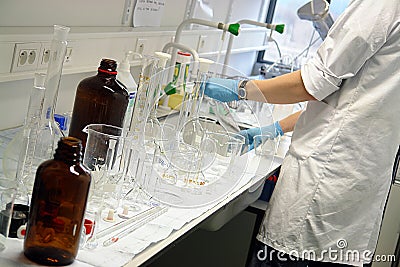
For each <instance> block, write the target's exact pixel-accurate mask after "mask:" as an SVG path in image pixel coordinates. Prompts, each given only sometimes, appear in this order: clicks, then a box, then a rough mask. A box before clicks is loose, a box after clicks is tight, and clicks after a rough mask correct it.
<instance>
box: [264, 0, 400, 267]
mask: <svg viewBox="0 0 400 267" xmlns="http://www.w3.org/2000/svg"><path fill="white" fill-rule="evenodd" d="M301 75H302V79H303V82H304V85H305V87H306V89H307V91H308V92H309V93H310V94H311V95H313V96H314V97H315V98H316V99H318V100H320V101H310V102H309V103H308V105H307V109H306V110H305V111H304V112H303V114H302V115H301V116H300V118H299V120H298V122H297V124H296V127H295V130H294V133H293V138H292V144H291V146H290V149H289V152H288V155H287V156H286V158H285V160H284V163H283V165H282V171H281V175H280V177H279V180H278V183H277V185H276V187H275V191H274V193H273V195H272V198H271V201H270V205H269V208H268V210H267V211H266V214H265V218H264V222H263V225H262V227H261V229H260V232H259V234H258V237H257V238H258V239H259V240H260V241H261V242H263V243H265V244H267V245H270V246H272V247H274V248H275V249H277V250H279V251H282V252H285V253H289V254H292V255H295V256H296V255H299V256H302V257H304V258H308V259H312V260H318V261H327V262H338V263H346V264H351V265H356V266H357V265H362V264H363V263H368V262H369V261H370V259H369V256H370V255H367V254H369V252H371V253H372V252H374V250H375V247H376V243H377V239H378V233H379V228H380V224H381V219H382V215H383V211H384V207H385V203H386V199H387V195H388V192H389V189H390V185H391V173H392V166H393V162H394V157H395V155H396V151H397V148H398V145H399V144H400V129H399V128H400V119H399V116H400V4H399V2H398V0H383V1H376V0H355V1H352V2H351V4H350V5H349V7H348V8H347V10H346V11H345V12H344V13H343V14H342V15H341V16H340V17H339V18H338V19H337V21H336V23H335V24H334V25H333V27H332V28H331V30H330V32H329V34H328V36H327V38H326V40H325V41H324V42H323V43H322V45H321V47H320V48H319V49H318V51H317V54H316V56H315V57H314V58H313V59H312V60H310V61H309V62H308V63H307V64H305V65H304V66H303V67H302V69H301ZM343 240H344V241H343ZM338 242H339V244H338ZM346 243H347V244H346ZM343 247H344V248H343ZM342 248H343V249H342ZM304 250H309V251H313V252H310V254H307V252H305V254H303V251H304ZM329 250H331V252H332V251H333V250H337V252H336V254H337V257H336V258H335V255H334V254H335V252H332V253H331V256H330V255H328V252H329ZM324 251H326V252H324ZM354 251H356V252H354ZM352 252H354V255H356V254H357V253H359V259H357V256H351V254H350V253H352ZM312 253H315V255H316V257H314V256H312V255H314V254H312ZM340 253H341V255H342V256H341V255H340ZM310 255H311V256H310ZM346 255H349V256H348V257H346Z"/></svg>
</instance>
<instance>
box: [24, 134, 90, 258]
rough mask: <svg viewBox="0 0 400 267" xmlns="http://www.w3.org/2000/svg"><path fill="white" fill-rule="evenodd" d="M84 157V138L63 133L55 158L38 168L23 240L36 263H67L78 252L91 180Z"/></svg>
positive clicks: (25, 250) (27, 251) (26, 249)
mask: <svg viewBox="0 0 400 267" xmlns="http://www.w3.org/2000/svg"><path fill="white" fill-rule="evenodd" d="M81 160H82V144H81V141H80V140H79V139H76V138H74V137H63V138H61V139H60V141H59V142H58V147H57V149H56V152H55V154H54V159H51V160H47V161H45V162H43V163H42V164H40V166H39V167H38V169H37V171H36V177H35V183H34V187H33V194H32V202H31V205H30V212H29V218H28V223H27V232H26V236H25V241H24V254H25V255H26V257H28V258H29V259H30V260H32V261H34V262H36V263H39V264H44V265H67V264H70V263H72V262H73V261H74V259H75V257H76V255H77V253H78V249H79V241H80V237H81V233H82V222H83V218H84V214H85V208H86V202H87V197H88V193H89V188H90V182H91V176H90V173H89V170H88V169H87V168H86V167H85V166H84V165H83V164H81Z"/></svg>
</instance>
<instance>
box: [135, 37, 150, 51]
mask: <svg viewBox="0 0 400 267" xmlns="http://www.w3.org/2000/svg"><path fill="white" fill-rule="evenodd" d="M146 46H147V39H143V38H138V39H137V42H136V49H135V51H136V52H137V53H139V54H143V52H144V51H145V48H146Z"/></svg>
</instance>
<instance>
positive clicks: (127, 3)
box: [121, 0, 133, 25]
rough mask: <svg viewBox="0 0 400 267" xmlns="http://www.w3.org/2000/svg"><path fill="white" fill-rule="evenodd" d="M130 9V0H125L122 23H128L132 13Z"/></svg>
mask: <svg viewBox="0 0 400 267" xmlns="http://www.w3.org/2000/svg"><path fill="white" fill-rule="evenodd" d="M132 9H133V7H132V0H125V6H124V11H123V12H122V21H121V24H122V25H128V22H129V17H131V14H132Z"/></svg>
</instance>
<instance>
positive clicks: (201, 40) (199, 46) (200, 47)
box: [196, 35, 207, 52]
mask: <svg viewBox="0 0 400 267" xmlns="http://www.w3.org/2000/svg"><path fill="white" fill-rule="evenodd" d="M206 39H207V36H206V35H200V36H199V41H198V43H197V49H196V50H197V51H198V52H202V50H203V49H204V47H205V45H206Z"/></svg>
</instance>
